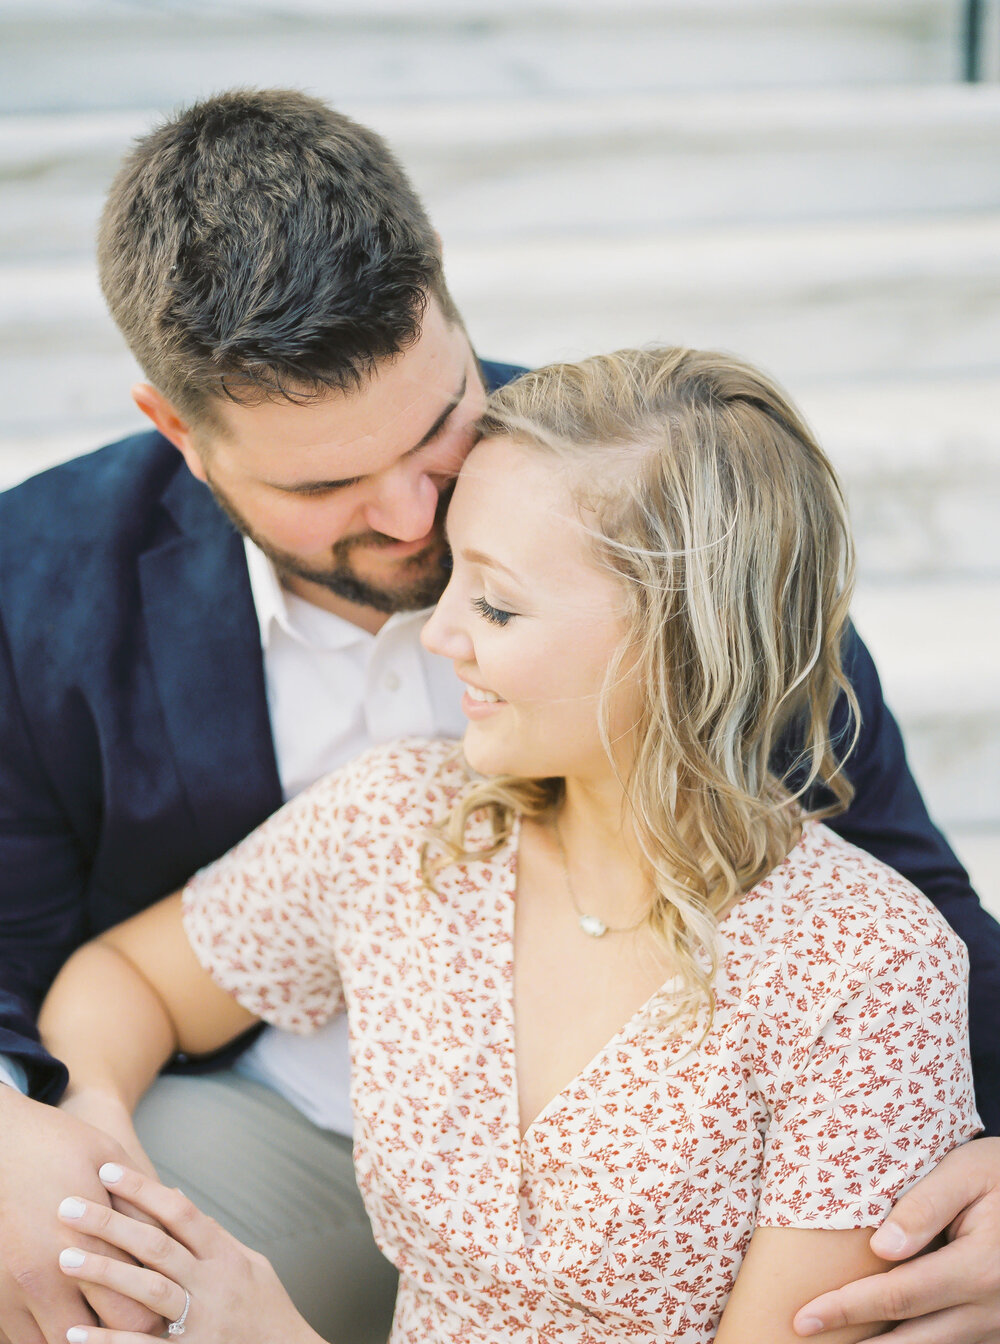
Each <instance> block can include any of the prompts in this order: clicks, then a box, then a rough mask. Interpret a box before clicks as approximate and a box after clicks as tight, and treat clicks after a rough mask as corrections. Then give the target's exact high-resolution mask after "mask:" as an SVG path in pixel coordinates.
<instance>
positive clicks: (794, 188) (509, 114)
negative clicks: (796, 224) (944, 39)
mask: <svg viewBox="0 0 1000 1344" xmlns="http://www.w3.org/2000/svg"><path fill="white" fill-rule="evenodd" d="M341 106H342V107H343V109H344V110H345V111H346V112H348V113H349V114H350V115H352V116H355V117H357V118H358V119H359V120H360V121H362V122H364V123H366V124H368V125H371V126H374V127H375V128H376V129H378V130H379V131H381V132H382V134H384V135H385V136H386V137H387V139H388V140H389V142H390V143H391V144H392V145H393V146H394V148H395V149H396V150H397V152H398V153H399V155H400V157H401V159H402V161H403V162H404V164H405V165H406V166H407V168H408V169H409V170H410V172H411V174H412V176H413V178H414V181H415V182H416V184H417V186H418V188H419V189H420V190H421V192H422V194H423V196H424V199H425V201H426V202H427V205H428V209H429V210H430V213H431V216H432V218H433V219H434V221H435V224H436V225H437V227H438V228H439V229H440V230H441V232H442V234H443V235H444V237H445V239H446V240H447V241H448V242H449V243H460V242H466V241H473V242H488V241H491V240H493V239H508V240H509V239H512V238H526V237H534V236H542V237H544V236H545V235H547V234H550V233H558V234H559V236H560V237H561V238H565V237H571V236H573V235H577V234H584V235H585V234H587V233H595V232H597V233H599V232H604V231H612V230H613V231H615V232H617V233H620V234H622V235H625V234H637V233H642V232H650V231H653V230H659V229H672V228H677V227H690V226H693V225H704V224H709V225H719V224H730V223H735V222H738V223H740V224H760V223H766V222H778V221H792V220H810V219H812V220H816V219H840V218H859V217H871V216H876V217H878V216H881V217H893V216H906V215H911V214H914V213H917V212H931V213H933V214H936V215H941V214H946V213H950V212H971V211H982V210H997V209H1000V174H998V173H997V171H996V165H997V162H998V160H1000V87H997V86H993V85H985V84H983V85H952V86H938V87H924V86H916V87H905V88H903V87H900V88H878V89H779V90H767V91H753V90H752V91H749V92H745V93H739V94H737V93H732V92H726V93H711V94H709V93H704V92H700V93H694V94H646V95H635V94H628V95H606V96H603V97H601V96H595V95H590V96H587V97H565V98H560V99H554V100H553V99H545V98H538V97H525V98H522V99H518V100H513V101H505V100H502V99H485V98H478V99H475V100H467V99H455V98H440V99H438V100H436V101H434V102H430V103H426V104H419V105H416V106H405V107H404V106H400V105H398V104H391V103H381V104H377V103H371V102H368V103H349V102H344V103H342V104H341ZM156 120H158V118H157V117H156V116H155V115H154V114H153V113H151V112H148V111H147V112H116V113H108V112H104V113H82V114H74V115H50V116H7V117H3V118H0V189H2V191H3V195H4V209H3V213H2V215H0V251H2V253H3V255H4V256H5V257H7V258H9V259H13V258H16V257H23V258H26V259H42V258H44V257H45V256H47V255H66V256H70V255H73V254H81V255H83V254H89V252H90V250H91V248H92V245H93V243H92V240H93V236H94V233H95V229H96V221H97V216H98V213H99V211H100V208H101V204H102V201H103V196H104V192H105V190H106V187H107V185H108V183H109V182H110V180H111V177H112V176H113V174H114V172H115V170H116V168H117V165H118V163H119V161H120V159H121V156H122V154H123V152H124V151H125V149H126V148H127V146H128V145H129V144H130V143H131V141H132V139H133V138H134V137H135V136H137V135H140V134H142V133H143V132H144V131H145V130H147V129H148V128H149V127H150V126H151V125H152V124H154V122H155V121H156Z"/></svg>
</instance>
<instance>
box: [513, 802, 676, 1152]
mask: <svg viewBox="0 0 1000 1344" xmlns="http://www.w3.org/2000/svg"><path fill="white" fill-rule="evenodd" d="M521 834H522V828H521V817H520V815H518V816H516V817H515V818H514V825H513V826H512V828H511V834H510V836H509V838H508V840H507V842H506V845H505V846H504V849H505V853H504V854H503V856H502V857H503V875H504V895H505V896H506V898H507V900H506V902H505V904H504V906H503V939H502V941H501V942H499V943H498V951H500V950H502V953H503V957H504V961H503V964H502V966H501V967H500V970H501V971H502V974H501V976H500V983H501V984H503V985H504V987H505V993H504V1000H503V1013H504V1020H505V1023H506V1026H507V1032H506V1036H505V1039H504V1047H505V1049H506V1050H507V1051H508V1054H509V1061H508V1063H509V1073H510V1077H511V1089H510V1096H509V1098H508V1107H509V1111H508V1123H509V1125H510V1127H511V1128H512V1130H513V1133H514V1137H515V1142H514V1147H515V1149H516V1151H517V1153H518V1155H519V1157H520V1158H521V1159H522V1161H523V1154H524V1150H525V1147H526V1146H527V1145H529V1144H530V1141H531V1138H532V1132H533V1131H534V1130H536V1129H540V1128H541V1127H542V1126H543V1125H545V1124H546V1123H548V1122H549V1121H550V1120H551V1119H552V1117H553V1116H555V1115H558V1113H559V1112H560V1111H561V1110H563V1109H565V1106H566V1104H567V1102H568V1100H569V1099H570V1097H571V1096H572V1095H573V1093H574V1092H576V1091H577V1090H579V1087H580V1085H581V1083H583V1082H584V1081H585V1080H586V1079H587V1078H589V1077H590V1076H591V1075H592V1074H593V1073H595V1072H596V1071H597V1070H598V1068H599V1067H600V1065H601V1062H602V1061H603V1060H604V1059H605V1058H606V1057H607V1056H608V1055H609V1054H610V1053H611V1051H612V1050H613V1049H614V1048H615V1047H616V1046H617V1045H619V1044H620V1043H621V1042H623V1041H624V1040H626V1039H628V1037H629V1036H630V1035H631V1034H632V1032H633V1031H634V1029H635V1026H636V1024H637V1023H638V1022H640V1021H641V1020H642V1019H643V1018H645V1017H646V1016H648V1014H649V1012H650V1010H651V1008H652V1007H653V1004H654V1003H655V1002H656V1001H657V1000H658V999H659V998H660V997H661V996H662V995H663V994H665V993H666V992H668V991H669V990H670V989H673V988H674V987H675V986H676V985H677V984H678V983H679V977H678V976H670V977H668V978H667V979H666V980H664V981H663V983H662V984H660V985H659V986H658V987H657V988H656V989H654V990H653V992H652V993H651V994H650V995H649V997H648V998H647V999H646V1000H645V1002H644V1003H642V1004H641V1005H640V1006H639V1007H638V1008H637V1009H636V1011H635V1012H634V1013H633V1014H632V1015H631V1017H629V1018H628V1020H627V1021H625V1022H624V1023H623V1024H622V1025H621V1027H619V1028H618V1030H617V1031H616V1032H615V1033H614V1034H613V1035H612V1036H610V1037H609V1038H608V1040H607V1041H605V1043H604V1045H602V1046H601V1047H600V1049H598V1050H597V1051H596V1052H595V1053H594V1054H593V1055H592V1056H591V1058H590V1059H589V1060H588V1062H587V1063H586V1064H585V1065H584V1067H583V1068H582V1069H580V1070H578V1072H577V1073H575V1074H574V1075H573V1077H572V1078H571V1079H570V1080H569V1082H568V1083H566V1085H565V1086H564V1087H562V1088H560V1089H559V1091H558V1092H556V1093H554V1094H553V1096H551V1097H550V1098H549V1100H548V1101H547V1102H546V1103H545V1105H544V1106H543V1107H542V1108H541V1110H539V1111H538V1112H537V1113H536V1114H535V1116H534V1117H533V1118H532V1119H531V1120H530V1121H529V1123H528V1124H527V1125H526V1126H525V1129H524V1132H523V1133H522V1132H521V1098H520V1091H519V1088H518V1080H517V1077H518V1076H517V1020H516V1017H515V1013H514V921H515V919H516V917H517V879H518V868H519V857H520V848H521ZM498 857H499V856H498ZM682 1034H685V1033H682ZM515 1165H518V1164H515Z"/></svg>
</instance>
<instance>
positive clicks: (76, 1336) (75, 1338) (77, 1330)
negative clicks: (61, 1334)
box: [66, 1325, 90, 1344]
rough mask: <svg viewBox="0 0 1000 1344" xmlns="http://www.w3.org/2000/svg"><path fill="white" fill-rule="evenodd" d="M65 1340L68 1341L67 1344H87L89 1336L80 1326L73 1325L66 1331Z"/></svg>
mask: <svg viewBox="0 0 1000 1344" xmlns="http://www.w3.org/2000/svg"><path fill="white" fill-rule="evenodd" d="M66 1338H67V1339H68V1340H69V1344H87V1340H88V1339H89V1338H90V1336H89V1335H88V1334H87V1332H86V1330H84V1328H83V1326H82V1325H74V1326H71V1327H70V1329H69V1330H67V1331H66Z"/></svg>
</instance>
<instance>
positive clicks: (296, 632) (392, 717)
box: [236, 540, 466, 1134]
mask: <svg viewBox="0 0 1000 1344" xmlns="http://www.w3.org/2000/svg"><path fill="white" fill-rule="evenodd" d="M246 553H247V567H248V569H249V572H250V588H251V591H252V593H253V600H254V605H255V607H256V609H257V618H258V620H259V622H260V642H261V647H262V649H263V651H264V675H265V682H266V685H267V703H268V709H269V711H270V715H271V733H272V736H273V738H274V749H275V755H276V757H277V762H278V774H279V776H280V779H281V786H282V790H283V792H284V796H285V798H286V799H287V798H291V797H293V796H294V795H295V794H296V793H299V792H301V790H302V789H304V788H307V787H308V786H309V785H310V784H312V783H314V782H315V781H316V780H317V779H319V778H320V777H321V776H322V775H325V774H328V773H329V772H330V771H331V770H335V769H336V768H337V767H338V766H340V765H343V764H344V763H345V762H347V761H350V760H352V759H353V758H354V757H356V756H360V755H361V753H362V752H363V751H367V750H368V748H369V747H372V746H375V745H376V744H377V743H380V742H390V741H392V740H393V739H394V738H397V737H404V736H407V735H410V734H419V735H420V736H423V737H461V735H462V734H463V732H464V731H465V725H466V720H465V716H464V715H463V714H462V711H461V707H460V702H461V697H462V689H463V688H462V686H461V684H460V683H459V681H458V680H457V678H456V677H455V674H454V672H453V670H452V665H451V663H450V662H449V661H448V660H447V659H444V658H439V657H437V656H436V655H435V654H432V653H428V652H427V651H426V649H424V648H423V647H422V645H421V644H420V631H421V629H422V628H423V625H424V622H425V621H426V619H427V615H428V613H427V612H426V611H418V612H400V613H398V614H396V615H395V616H391V617H390V618H389V620H388V621H386V623H385V625H384V626H383V627H382V629H381V630H379V632H378V634H376V635H370V634H368V632H367V631H365V630H360V629H359V628H358V627H357V626H356V625H352V624H351V623H350V622H349V621H345V620H344V619H343V618H342V617H340V616H334V615H333V614H332V613H331V612H328V611H324V610H323V609H322V608H321V607H316V606H313V604H312V603H311V602H306V601H304V600H303V599H302V598H299V597H296V596H294V595H293V594H292V593H289V592H288V591H287V590H286V589H284V588H282V586H281V584H280V583H279V581H278V578H277V575H276V574H275V572H274V568H273V566H272V565H271V562H270V561H269V560H268V559H267V557H266V556H265V555H264V554H263V552H262V551H260V550H259V549H258V548H257V547H256V546H255V545H254V544H253V542H251V541H249V540H248V541H246ZM236 1067H237V1069H238V1070H239V1071H240V1072H241V1073H243V1074H245V1075H246V1076H248V1077H252V1078H255V1079H257V1080H258V1081H259V1082H263V1083H266V1084H267V1085H268V1086H269V1087H272V1088H274V1090H275V1091H276V1092H279V1093H281V1095H282V1096H284V1097H287V1099H288V1100H289V1101H290V1102H291V1103H292V1104H293V1105H294V1106H296V1107H297V1108H298V1109H299V1110H300V1111H302V1113H303V1114H304V1115H307V1116H308V1117H309V1118H310V1120H312V1121H313V1122H314V1123H315V1124H317V1125H321V1126H322V1127H323V1128H325V1129H333V1130H336V1131H337V1132H338V1133H341V1134H350V1133H351V1130H352V1121H351V1106H350V1095H349V1065H348V1048H347V1019H346V1016H345V1015H344V1014H343V1013H341V1014H340V1015H339V1016H338V1017H336V1018H335V1019H334V1020H333V1021H332V1022H329V1023H328V1024H327V1025H326V1026H325V1027H323V1028H322V1029H321V1030H320V1031H319V1032H317V1033H316V1034H315V1035H314V1036H296V1035H294V1034H292V1033H291V1032H287V1031H282V1030H279V1029H278V1028H276V1027H266V1028H265V1029H264V1031H263V1032H262V1033H261V1035H260V1036H259V1037H258V1039H257V1040H256V1041H255V1042H254V1044H253V1045H252V1046H250V1048H249V1049H248V1050H247V1051H246V1052H245V1053H244V1054H243V1056H242V1057H241V1059H240V1060H239V1062H238V1064H237V1066H236Z"/></svg>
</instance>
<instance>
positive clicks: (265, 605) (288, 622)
mask: <svg viewBox="0 0 1000 1344" xmlns="http://www.w3.org/2000/svg"><path fill="white" fill-rule="evenodd" d="M243 546H244V549H245V551H246V557H247V572H248V574H249V576H250V594H251V596H252V597H253V604H254V608H255V609H256V612H257V622H258V624H259V626H260V646H261V648H262V649H263V650H264V651H265V652H266V651H267V650H268V648H269V647H270V645H271V640H272V639H273V636H274V630H275V627H277V628H278V629H280V630H282V631H283V632H284V633H285V634H286V635H288V636H289V637H290V638H292V639H294V640H297V641H298V642H299V643H300V644H304V643H308V640H307V639H306V638H305V637H304V635H303V634H302V632H301V631H299V630H297V629H296V628H295V623H294V621H293V620H292V614H291V612H290V611H289V608H288V601H287V594H286V593H285V590H284V588H283V587H282V585H281V580H280V579H279V578H278V575H277V572H276V570H275V568H274V565H273V564H272V563H271V561H270V560H269V559H268V557H267V556H266V555H265V554H264V552H263V551H262V550H261V549H260V547H259V546H257V545H255V544H254V542H252V541H251V540H250V538H249V537H244V538H243ZM432 610H433V608H430V607H428V608H426V609H425V610H424V611H397V612H396V613H395V614H394V615H392V616H390V617H389V619H388V620H387V621H386V623H385V625H384V626H383V627H382V629H381V630H380V631H379V633H378V635H376V637H375V638H376V640H378V641H379V642H380V643H381V636H383V635H386V634H388V632H389V631H390V630H396V629H398V628H399V627H401V626H409V625H410V624H411V623H419V624H420V625H423V623H424V621H426V620H427V618H428V616H429V615H430V614H431V611H432ZM330 620H331V622H333V621H337V622H339V624H340V625H341V626H343V644H344V647H346V646H347V645H348V644H353V643H356V642H357V641H358V640H362V639H365V638H368V639H370V638H371V636H370V635H369V636H366V635H365V633H364V631H362V630H359V628H358V627H357V626H356V625H352V624H351V622H350V621H345V620H344V619H343V618H342V617H339V616H334V615H332V613H331V614H330Z"/></svg>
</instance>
